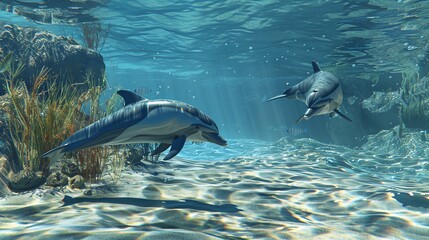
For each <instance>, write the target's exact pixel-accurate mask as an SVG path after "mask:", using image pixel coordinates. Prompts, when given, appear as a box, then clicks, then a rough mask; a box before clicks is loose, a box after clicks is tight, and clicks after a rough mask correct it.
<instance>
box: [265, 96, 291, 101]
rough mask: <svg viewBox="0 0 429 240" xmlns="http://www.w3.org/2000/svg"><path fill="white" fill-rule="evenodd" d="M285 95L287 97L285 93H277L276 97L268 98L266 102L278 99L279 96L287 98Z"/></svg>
mask: <svg viewBox="0 0 429 240" xmlns="http://www.w3.org/2000/svg"><path fill="white" fill-rule="evenodd" d="M285 97H287V95H285V94H281V95H277V96H275V97H272V98H270V99H267V100H266V102H270V101H273V100H276V99H279V98H285Z"/></svg>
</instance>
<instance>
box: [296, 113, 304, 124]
mask: <svg viewBox="0 0 429 240" xmlns="http://www.w3.org/2000/svg"><path fill="white" fill-rule="evenodd" d="M304 116H305V113H304V114H302V115H301V117H299V118H298V120H296V121H295V123H299V122H301V121H302V119H304Z"/></svg>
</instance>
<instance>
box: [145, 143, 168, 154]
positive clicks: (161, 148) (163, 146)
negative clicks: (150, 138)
mask: <svg viewBox="0 0 429 240" xmlns="http://www.w3.org/2000/svg"><path fill="white" fill-rule="evenodd" d="M170 146H171V144H169V143H161V145H159V146H158V147H157V148H156V149H155V150H153V151H152V152H151V153H150V155H151V156H154V155H158V154H160V153H162V152H164V151H165V150H167V148H169V147H170Z"/></svg>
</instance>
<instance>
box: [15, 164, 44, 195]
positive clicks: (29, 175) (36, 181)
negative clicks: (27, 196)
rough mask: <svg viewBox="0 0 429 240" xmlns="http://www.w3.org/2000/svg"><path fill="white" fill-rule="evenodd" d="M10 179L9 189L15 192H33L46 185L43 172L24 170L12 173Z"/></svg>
mask: <svg viewBox="0 0 429 240" xmlns="http://www.w3.org/2000/svg"><path fill="white" fill-rule="evenodd" d="M8 179H9V183H8V185H9V189H10V190H12V191H14V192H24V191H28V190H32V189H35V188H37V187H39V186H41V185H42V184H43V183H45V178H44V177H43V174H42V172H34V171H33V170H31V169H30V168H24V170H22V171H20V172H18V173H13V172H10V173H9V176H8Z"/></svg>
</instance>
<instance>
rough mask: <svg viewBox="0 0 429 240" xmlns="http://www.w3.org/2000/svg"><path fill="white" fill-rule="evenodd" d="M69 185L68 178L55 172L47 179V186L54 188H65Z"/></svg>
mask: <svg viewBox="0 0 429 240" xmlns="http://www.w3.org/2000/svg"><path fill="white" fill-rule="evenodd" d="M67 183H68V177H67V176H66V175H65V174H63V173H61V172H53V173H52V174H51V175H49V177H48V178H47V179H46V185H47V186H52V187H61V186H65V185H67Z"/></svg>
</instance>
